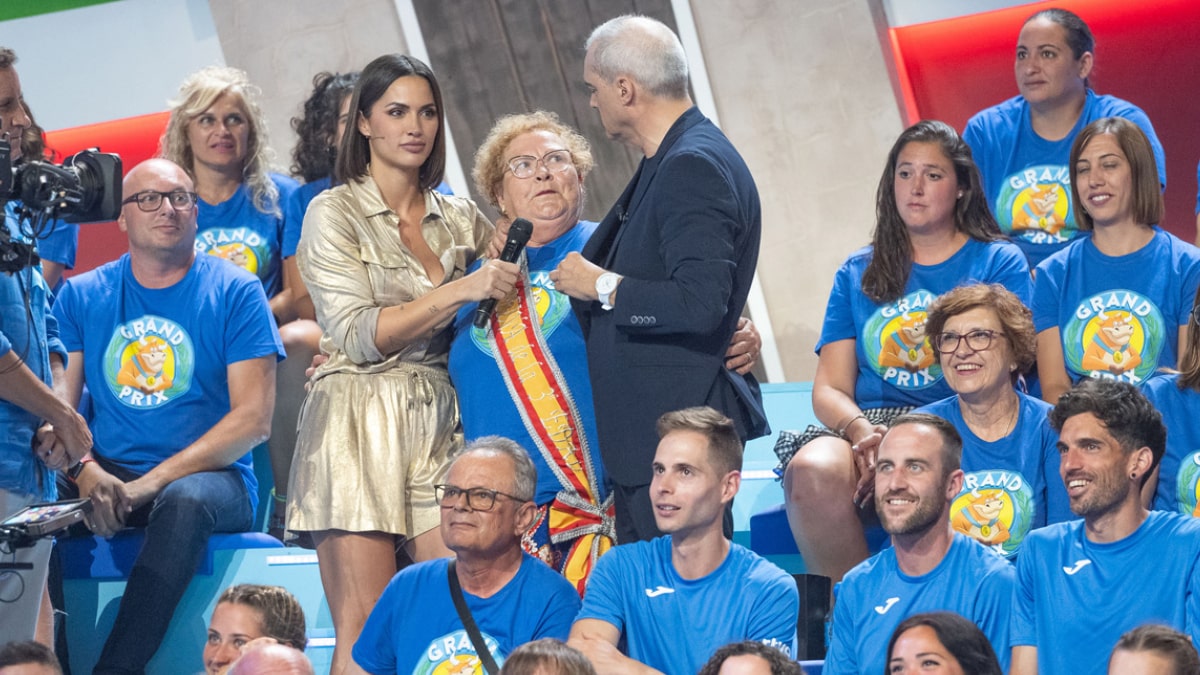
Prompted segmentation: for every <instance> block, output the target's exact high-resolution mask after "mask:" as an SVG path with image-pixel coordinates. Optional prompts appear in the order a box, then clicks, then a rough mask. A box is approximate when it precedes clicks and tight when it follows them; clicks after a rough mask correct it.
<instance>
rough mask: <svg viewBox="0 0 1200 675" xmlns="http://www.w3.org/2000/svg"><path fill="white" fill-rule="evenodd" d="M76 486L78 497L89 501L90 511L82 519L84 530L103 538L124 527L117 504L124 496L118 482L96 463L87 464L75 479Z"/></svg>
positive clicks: (125, 498)
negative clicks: (77, 487)
mask: <svg viewBox="0 0 1200 675" xmlns="http://www.w3.org/2000/svg"><path fill="white" fill-rule="evenodd" d="M76 485H78V486H79V496H80V497H84V498H87V499H91V500H92V512H91V513H90V514H88V515H87V516H85V517H84V519H83V522H84V523H86V524H87V526H88V529H90V530H91V531H92V532H95V533H96V534H98V535H100V536H101V537H104V538H106V539H107V538H108V537H111V536H113V535H114V534H116V533H117V531H118V530H120V529H121V528H122V527H124V526H125V514H124V513H123V512H122V511H121V504H122V503H123V502H124V501H126V500H128V496H127V495H126V492H125V484H124V483H122V482H121V481H120V479H118V478H117V477H116V476H114V475H112V474H111V473H109V472H107V471H105V470H104V469H103V468H101V467H100V465H99V464H97V463H96V462H88V464H87V465H86V466H84V469H83V472H82V473H80V474H79V477H78V478H77V479H76Z"/></svg>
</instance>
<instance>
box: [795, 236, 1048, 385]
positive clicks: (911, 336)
mask: <svg viewBox="0 0 1200 675" xmlns="http://www.w3.org/2000/svg"><path fill="white" fill-rule="evenodd" d="M871 255H872V247H870V246H867V247H865V248H862V249H859V250H858V251H855V252H854V253H853V254H851V255H850V257H849V258H848V259H847V260H846V262H844V263H842V266H841V267H840V268H839V269H838V271H837V275H836V276H835V277H834V280H833V290H832V291H830V293H829V304H828V305H827V306H826V308H825V323H824V325H823V326H822V328H821V337H820V340H819V341H818V342H817V352H818V353H820V351H821V348H822V347H824V346H825V345H827V344H829V343H830V342H835V341H837V340H846V339H853V340H854V341H855V345H854V348H855V355H856V357H857V359H858V377H857V378H856V380H855V384H854V400H855V401H857V402H858V404H859V405H860V406H862V407H864V408H879V407H883V406H901V405H905V406H911V405H924V404H926V403H932V402H934V401H938V400H941V399H943V398H946V397H947V396H950V395H951V394H953V393H954V392H952V391H951V390H950V387H949V386H948V385H947V384H946V383H945V381H944V380H943V379H942V368H941V366H940V365H938V360H937V355H936V354H935V353H934V351H933V347H931V346H930V344H929V340H928V339H927V338H926V335H925V308H926V307H928V306H929V304H930V303H932V302H933V300H934V298H936V297H937V296H938V295H939V294H941V293H945V292H946V291H948V290H950V289H952V288H954V287H956V286H960V285H963V284H966V283H970V282H976V281H977V282H983V283H996V284H1001V285H1002V286H1004V287H1005V288H1007V289H1008V290H1010V291H1012V292H1013V293H1015V294H1016V295H1017V297H1019V298H1020V299H1021V301H1022V302H1025V303H1028V302H1029V298H1030V296H1031V294H1032V291H1031V288H1032V281H1031V280H1030V277H1029V265H1028V264H1026V262H1025V256H1023V255H1021V252H1020V251H1019V250H1017V247H1015V246H1013V245H1012V244H1010V243H1007V242H990V243H984V242H981V241H976V240H974V239H968V240H967V243H966V244H963V247H962V248H960V249H959V250H958V251H957V252H956V253H955V254H954V255H952V256H950V258H949V259H947V260H945V261H944V262H941V263H938V264H937V265H917V264H914V265H913V266H912V271H911V272H910V273H909V276H908V284H907V285H906V286H905V288H904V295H903V296H901V298H900V299H899V300H896V301H894V302H889V303H885V304H882V305H880V304H876V303H875V302H874V301H873V300H871V299H870V298H868V297H867V296H866V294H865V293H863V292H862V278H863V273H864V272H865V271H866V269H867V265H868V264H869V263H870V262H871Z"/></svg>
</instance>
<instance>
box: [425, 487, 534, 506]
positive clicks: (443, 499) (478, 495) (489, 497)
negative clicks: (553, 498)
mask: <svg viewBox="0 0 1200 675" xmlns="http://www.w3.org/2000/svg"><path fill="white" fill-rule="evenodd" d="M433 492H434V495H435V496H436V497H437V503H438V505H439V506H443V507H452V506H454V505H455V504H457V503H458V498H459V496H461V495H466V496H467V508H468V509H471V510H474V511H491V510H492V508H493V507H495V506H496V497H497V496H500V497H508V498H509V499H511V500H513V501H514V502H527V501H529V500H528V499H522V498H520V497H516V496H514V495H510V494H508V493H506V492H501V491H499V490H489V489H487V488H481V487H473V488H460V487H458V486H457V485H434V486H433Z"/></svg>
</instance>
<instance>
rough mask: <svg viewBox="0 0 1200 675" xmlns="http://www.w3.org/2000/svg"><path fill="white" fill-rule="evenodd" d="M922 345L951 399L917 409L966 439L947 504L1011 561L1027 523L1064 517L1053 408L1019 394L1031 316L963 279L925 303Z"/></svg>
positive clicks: (1003, 295) (1031, 349) (1027, 364)
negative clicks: (955, 490)
mask: <svg viewBox="0 0 1200 675" xmlns="http://www.w3.org/2000/svg"><path fill="white" fill-rule="evenodd" d="M928 312H929V314H928V323H927V324H926V328H927V330H928V332H929V341H930V344H931V345H932V346H933V348H934V351H936V352H937V355H938V360H939V363H940V365H941V367H942V376H943V377H945V378H946V384H948V385H950V388H951V389H952V390H954V392H955V393H954V395H953V396H951V397H949V398H946V399H943V400H941V401H938V402H937V403H932V404H930V405H927V406H924V407H922V408H920V409H919V411H920V412H928V413H933V414H934V415H937V416H939V417H942V418H943V419H946V420H947V421H949V422H950V423H951V424H953V425H954V426H955V428H957V429H958V432H959V434H961V435H962V439H963V451H962V469H963V471H964V472H965V474H966V476H965V478H964V479H963V487H962V490H961V491H960V492H959V494H958V496H956V497H955V498H954V502H953V503H952V504H951V508H950V524H951V526H952V527H953V528H954V529H955V530H956V531H958V532H961V533H963V534H965V535H967V536H968V537H971V538H973V539H975V540H977V541H979V542H980V543H982V544H984V545H986V546H989V547H991V548H992V549H993V550H995V551H996V552H997V553H999V554H1001V555H1004V556H1007V557H1010V558H1011V557H1015V556H1016V554H1017V551H1018V549H1019V548H1020V546H1021V542H1022V541H1023V540H1024V539H1025V535H1026V534H1028V533H1029V531H1030V530H1031V529H1034V528H1038V527H1042V526H1043V525H1048V524H1051V523H1057V522H1061V521H1064V520H1069V519H1070V518H1072V517H1073V516H1072V515H1071V508H1070V503H1069V500H1068V499H1067V494H1066V491H1065V490H1064V488H1063V483H1062V480H1060V479H1059V477H1058V448H1057V445H1056V444H1057V442H1058V434H1057V433H1055V432H1054V429H1052V428H1051V427H1050V421H1049V418H1048V417H1047V414H1048V413H1049V411H1050V408H1051V406H1050V404H1049V403H1046V402H1044V401H1042V400H1040V399H1037V398H1034V397H1032V396H1027V395H1025V394H1024V393H1022V392H1020V391H1018V390H1017V389H1016V388H1015V387H1014V386H1013V385H1014V384H1015V383H1016V381H1017V378H1018V376H1020V375H1021V374H1022V373H1026V372H1028V371H1029V369H1030V368H1031V367H1032V366H1033V360H1034V355H1035V354H1036V351H1037V348H1036V344H1037V342H1036V337H1035V334H1034V331H1033V315H1032V314H1031V313H1030V311H1029V309H1028V308H1027V307H1025V305H1024V304H1023V303H1022V302H1021V300H1020V299H1019V298H1017V296H1016V295H1013V294H1012V293H1011V292H1010V291H1008V290H1007V289H1005V288H1004V287H1003V286H1000V285H998V284H969V285H965V286H960V287H958V288H955V289H953V290H951V291H948V292H946V293H944V294H942V295H941V296H940V297H938V299H937V300H935V301H934V302H933V304H932V305H930V306H929V310H928Z"/></svg>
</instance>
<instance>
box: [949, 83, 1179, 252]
mask: <svg viewBox="0 0 1200 675" xmlns="http://www.w3.org/2000/svg"><path fill="white" fill-rule="evenodd" d="M1104 117H1123V118H1125V119H1127V120H1129V121H1131V122H1133V123H1134V124H1137V125H1138V127H1139V128H1141V130H1142V131H1144V132H1145V133H1146V137H1147V138H1149V139H1150V146H1151V147H1152V148H1153V149H1154V159H1155V161H1156V162H1157V163H1158V180H1159V183H1161V184H1162V185H1163V187H1166V185H1167V164H1166V159H1165V156H1164V155H1163V149H1162V144H1161V143H1159V142H1158V136H1156V135H1155V134H1154V127H1153V126H1152V125H1151V124H1150V118H1148V117H1146V113H1144V112H1142V109H1141V108H1139V107H1137V106H1135V105H1133V104H1132V103H1128V102H1126V101H1122V100H1121V99H1119V98H1115V97H1112V96H1097V95H1096V93H1095V92H1093V91H1092V90H1090V89H1089V90H1088V92H1087V99H1086V100H1085V101H1084V104H1083V110H1082V111H1081V113H1080V115H1079V121H1078V122H1077V123H1076V124H1075V127H1074V128H1073V129H1071V132H1070V133H1068V134H1067V135H1066V136H1064V137H1063V138H1061V139H1059V140H1057V141H1048V140H1046V139H1044V138H1042V137H1041V136H1038V135H1037V132H1035V131H1034V130H1033V125H1032V124H1031V122H1030V117H1029V104H1028V103H1026V102H1025V99H1024V98H1023V97H1021V96H1015V97H1013V98H1010V99H1009V100H1007V101H1005V102H1003V103H1001V104H999V105H996V106H992V107H991V108H987V109H985V110H981V111H980V112H978V113H976V114H975V116H974V117H972V118H971V119H970V121H968V122H967V127H966V129H965V130H964V131H963V140H964V141H966V142H967V145H970V146H971V152H972V154H973V155H974V157H975V163H976V164H977V165H978V166H979V173H980V176H981V177H982V178H983V187H984V191H985V192H986V193H987V198H988V203H989V204H990V205H991V207H992V212H993V213H994V214H995V215H996V220H997V221H998V222H999V223H1000V228H1001V229H1002V230H1004V232H1005V233H1006V234H1010V235H1012V237H1013V240H1014V241H1015V242H1016V243H1017V245H1018V246H1020V247H1021V250H1022V251H1024V252H1025V254H1026V255H1028V256H1029V264H1030V266H1034V267H1036V266H1037V264H1038V263H1040V262H1041V261H1042V260H1044V259H1045V258H1046V257H1047V256H1049V255H1050V254H1051V253H1054V252H1055V251H1057V250H1058V249H1060V248H1062V247H1063V246H1064V245H1065V244H1066V242H1068V241H1070V240H1071V239H1072V238H1074V237H1075V236H1076V234H1077V233H1078V225H1077V224H1076V221H1075V205H1074V204H1073V203H1072V200H1071V170H1070V169H1071V167H1070V166H1068V163H1069V162H1070V158H1071V145H1072V144H1073V143H1074V142H1075V137H1076V136H1077V135H1079V132H1080V131H1083V128H1084V127H1086V126H1087V125H1089V124H1091V123H1092V122H1094V121H1096V120H1098V119H1101V118H1104Z"/></svg>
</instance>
